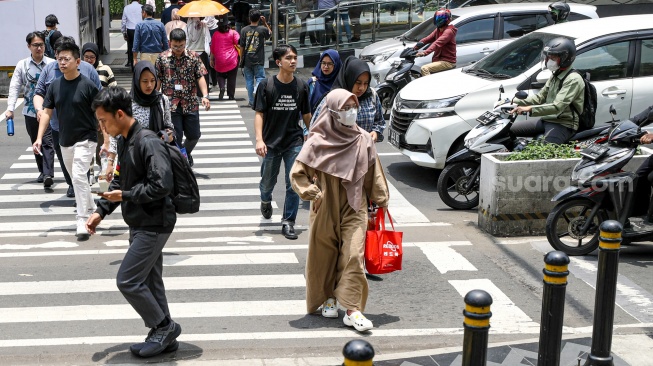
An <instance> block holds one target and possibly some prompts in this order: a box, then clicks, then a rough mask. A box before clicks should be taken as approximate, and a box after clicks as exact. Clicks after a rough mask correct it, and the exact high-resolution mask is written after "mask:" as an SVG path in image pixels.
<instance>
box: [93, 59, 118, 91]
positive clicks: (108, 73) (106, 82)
mask: <svg viewBox="0 0 653 366" xmlns="http://www.w3.org/2000/svg"><path fill="white" fill-rule="evenodd" d="M95 71H97V74H98V76H99V77H100V83H101V84H102V87H103V88H106V87H109V86H118V82H117V81H116V78H115V77H114V76H113V71H112V70H111V68H110V67H109V66H107V65H104V64H103V63H102V61H98V65H97V67H96V68H95Z"/></svg>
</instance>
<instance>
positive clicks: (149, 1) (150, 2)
mask: <svg viewBox="0 0 653 366" xmlns="http://www.w3.org/2000/svg"><path fill="white" fill-rule="evenodd" d="M145 4H147V5H152V8H153V9H154V12H155V13H156V1H155V0H146V1H145Z"/></svg>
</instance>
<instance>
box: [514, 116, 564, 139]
mask: <svg viewBox="0 0 653 366" xmlns="http://www.w3.org/2000/svg"><path fill="white" fill-rule="evenodd" d="M510 131H512V132H513V133H514V134H515V135H516V136H518V137H537V136H538V135H543V137H544V141H546V142H549V143H552V144H565V143H567V142H569V139H570V138H571V136H573V135H574V130H572V129H571V128H567V127H565V126H563V125H561V124H559V123H553V122H546V121H543V120H541V119H538V120H527V121H522V122H519V123H515V124H513V125H512V127H511V128H510Z"/></svg>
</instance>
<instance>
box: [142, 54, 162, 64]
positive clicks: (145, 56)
mask: <svg viewBox="0 0 653 366" xmlns="http://www.w3.org/2000/svg"><path fill="white" fill-rule="evenodd" d="M157 57H159V54H158V53H145V52H141V58H140V60H141V61H142V60H147V61H150V62H151V63H152V65H154V64H156V58H157Z"/></svg>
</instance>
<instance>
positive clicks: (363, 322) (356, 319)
mask: <svg viewBox="0 0 653 366" xmlns="http://www.w3.org/2000/svg"><path fill="white" fill-rule="evenodd" d="M342 322H343V323H345V325H346V326H348V327H354V328H356V330H357V331H359V332H365V331H367V330H370V329H372V328H373V327H374V325H372V322H371V321H370V320H369V319H367V318H366V317H365V315H363V313H361V312H360V311H354V312H353V313H351V315H347V313H346V312H345V316H344V317H343V318H342Z"/></svg>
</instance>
